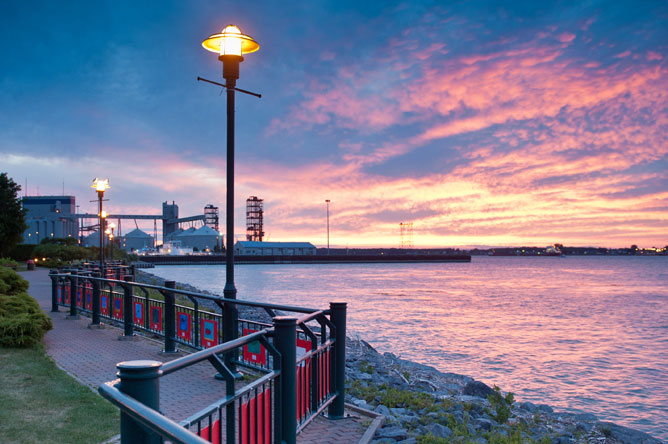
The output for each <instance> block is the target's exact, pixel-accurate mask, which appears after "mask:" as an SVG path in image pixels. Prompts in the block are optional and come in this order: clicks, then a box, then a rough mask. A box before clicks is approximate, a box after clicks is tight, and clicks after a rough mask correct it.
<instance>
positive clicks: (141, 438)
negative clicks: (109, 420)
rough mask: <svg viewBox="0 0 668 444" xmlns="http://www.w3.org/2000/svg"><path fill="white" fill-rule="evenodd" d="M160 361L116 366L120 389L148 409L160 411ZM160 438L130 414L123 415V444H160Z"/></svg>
mask: <svg viewBox="0 0 668 444" xmlns="http://www.w3.org/2000/svg"><path fill="white" fill-rule="evenodd" d="M161 365H162V362H159V361H149V360H146V361H127V362H119V363H118V364H116V368H117V369H118V373H117V374H116V375H117V376H118V377H119V378H120V382H119V383H118V385H117V387H118V389H119V390H120V391H121V392H123V393H125V394H126V395H128V396H131V397H133V398H135V399H136V400H137V401H139V402H141V403H142V404H144V405H145V406H147V407H150V408H152V409H153V410H155V411H160V375H161V374H162V370H160V366H161ZM160 443H162V439H161V438H160V436H158V435H156V434H155V433H153V432H151V431H149V430H148V429H146V428H145V427H144V426H142V425H141V424H140V423H138V422H137V421H135V420H134V419H132V417H131V416H130V415H128V414H125V413H121V444H160Z"/></svg>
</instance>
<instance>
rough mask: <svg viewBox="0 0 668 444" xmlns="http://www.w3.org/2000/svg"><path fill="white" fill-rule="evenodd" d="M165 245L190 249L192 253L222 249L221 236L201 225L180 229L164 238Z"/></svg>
mask: <svg viewBox="0 0 668 444" xmlns="http://www.w3.org/2000/svg"><path fill="white" fill-rule="evenodd" d="M164 242H165V244H167V243H169V244H172V245H178V246H179V247H181V248H192V249H193V250H194V251H213V250H214V249H216V247H218V248H220V247H222V244H223V241H222V236H221V234H220V233H219V232H217V231H216V230H214V229H213V228H211V227H208V226H206V225H203V226H201V227H199V228H195V227H190V228H188V229H187V230H183V229H181V228H179V229H177V230H176V231H174V232H172V233H169V234H168V235H166V236H165V237H164Z"/></svg>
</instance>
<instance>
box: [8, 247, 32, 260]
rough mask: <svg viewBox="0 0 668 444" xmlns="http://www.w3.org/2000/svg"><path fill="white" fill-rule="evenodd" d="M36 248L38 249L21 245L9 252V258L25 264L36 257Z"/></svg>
mask: <svg viewBox="0 0 668 444" xmlns="http://www.w3.org/2000/svg"><path fill="white" fill-rule="evenodd" d="M35 247H37V245H31V244H19V245H17V246H15V247H14V248H12V249H11V250H10V251H9V257H11V258H12V259H14V260H17V261H19V262H25V261H27V260H28V259H32V258H34V257H35V256H34V255H33V254H32V252H33V251H34V250H35Z"/></svg>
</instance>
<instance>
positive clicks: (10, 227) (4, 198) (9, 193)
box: [0, 173, 28, 257]
mask: <svg viewBox="0 0 668 444" xmlns="http://www.w3.org/2000/svg"><path fill="white" fill-rule="evenodd" d="M19 191H21V186H20V185H18V184H17V183H16V182H14V181H13V180H12V178H10V177H9V176H7V173H2V174H0V257H3V256H5V255H7V254H9V251H10V250H11V249H13V248H14V247H15V246H17V245H18V244H20V243H21V242H23V232H24V231H25V230H26V229H27V228H28V225H26V218H25V213H26V212H25V210H24V209H23V206H22V205H21V200H20V199H19V197H18V194H19Z"/></svg>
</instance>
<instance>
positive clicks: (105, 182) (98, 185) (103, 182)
mask: <svg viewBox="0 0 668 444" xmlns="http://www.w3.org/2000/svg"><path fill="white" fill-rule="evenodd" d="M91 188H95V191H97V201H98V205H99V208H98V213H97V215H98V218H99V220H100V229H99V231H100V273H104V272H103V269H104V223H105V217H106V214H105V212H104V211H102V198H103V197H104V191H105V190H106V189H108V188H109V179H98V178H97V177H96V178H95V179H93V185H91Z"/></svg>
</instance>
